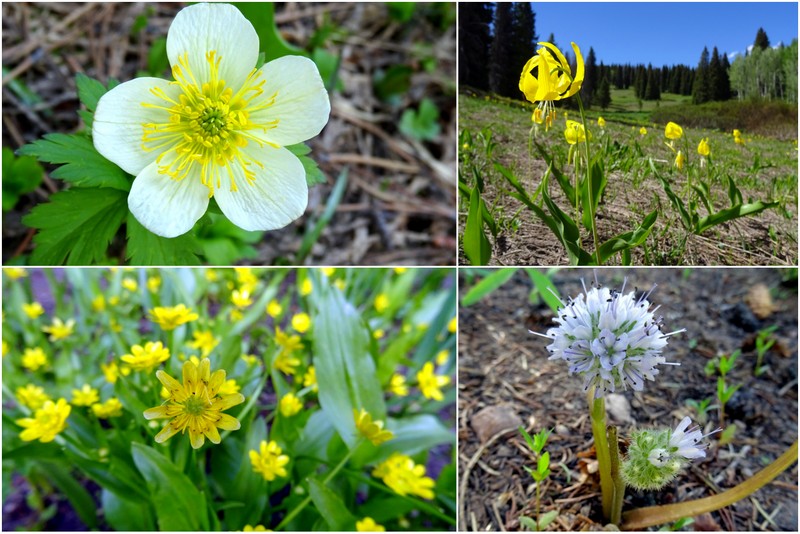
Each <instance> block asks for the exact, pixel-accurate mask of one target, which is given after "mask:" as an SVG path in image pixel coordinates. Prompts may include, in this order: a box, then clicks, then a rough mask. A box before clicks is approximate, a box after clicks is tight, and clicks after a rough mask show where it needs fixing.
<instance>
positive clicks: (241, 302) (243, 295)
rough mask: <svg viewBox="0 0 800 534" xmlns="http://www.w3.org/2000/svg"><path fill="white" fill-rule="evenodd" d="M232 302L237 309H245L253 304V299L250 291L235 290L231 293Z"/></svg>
mask: <svg viewBox="0 0 800 534" xmlns="http://www.w3.org/2000/svg"><path fill="white" fill-rule="evenodd" d="M231 302H232V303H233V305H234V306H236V307H237V308H239V309H240V310H241V309H244V308H247V307H248V306H250V305H251V304H253V299H252V298H251V296H250V290H248V289H244V288H243V289H234V290H233V293H231Z"/></svg>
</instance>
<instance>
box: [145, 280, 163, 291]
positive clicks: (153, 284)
mask: <svg viewBox="0 0 800 534" xmlns="http://www.w3.org/2000/svg"><path fill="white" fill-rule="evenodd" d="M160 287H161V277H160V276H151V277H149V278H148V279H147V290H148V291H149V292H150V293H155V292H156V291H158V289H159V288H160Z"/></svg>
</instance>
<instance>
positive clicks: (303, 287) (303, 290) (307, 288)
mask: <svg viewBox="0 0 800 534" xmlns="http://www.w3.org/2000/svg"><path fill="white" fill-rule="evenodd" d="M312 291H314V284H313V283H312V282H311V279H310V278H306V279H305V280H303V283H302V284H300V296H301V297H307V296H309V295H310V294H311V292H312Z"/></svg>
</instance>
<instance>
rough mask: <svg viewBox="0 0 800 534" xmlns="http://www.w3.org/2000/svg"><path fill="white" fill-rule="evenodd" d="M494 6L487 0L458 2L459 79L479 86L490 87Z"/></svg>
mask: <svg viewBox="0 0 800 534" xmlns="http://www.w3.org/2000/svg"><path fill="white" fill-rule="evenodd" d="M491 23H492V7H491V4H489V3H487V2H462V3H460V4H458V34H459V36H460V39H459V40H458V81H459V84H460V85H468V86H470V87H474V88H476V89H482V90H484V91H485V90H488V89H489V69H488V68H487V67H486V66H487V65H488V64H489V49H490V48H491V44H492V38H491V34H490V31H489V26H490V25H491Z"/></svg>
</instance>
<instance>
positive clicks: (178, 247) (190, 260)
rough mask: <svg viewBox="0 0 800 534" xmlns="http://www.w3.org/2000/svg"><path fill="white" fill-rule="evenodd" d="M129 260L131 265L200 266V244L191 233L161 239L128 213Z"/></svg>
mask: <svg viewBox="0 0 800 534" xmlns="http://www.w3.org/2000/svg"><path fill="white" fill-rule="evenodd" d="M127 228H128V248H127V258H128V260H129V261H130V263H131V265H200V263H201V262H200V258H199V257H198V254H200V250H201V247H200V243H199V242H198V241H197V238H196V237H195V235H194V234H193V233H192V232H191V231H190V232H188V233H186V234H183V235H181V236H178V237H174V238H171V239H170V238H166V237H161V236H158V235H156V234H154V233H153V232H151V231H150V230H148V229H147V228H145V227H144V226H142V225H141V223H140V222H139V221H137V220H136V217H134V216H133V214H132V213H128V219H127Z"/></svg>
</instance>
